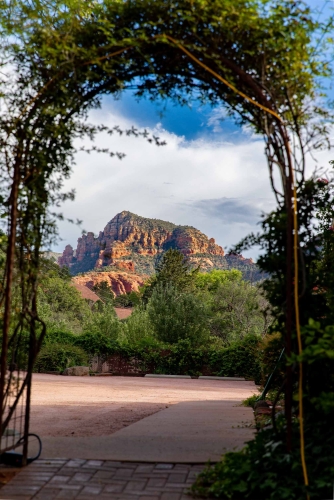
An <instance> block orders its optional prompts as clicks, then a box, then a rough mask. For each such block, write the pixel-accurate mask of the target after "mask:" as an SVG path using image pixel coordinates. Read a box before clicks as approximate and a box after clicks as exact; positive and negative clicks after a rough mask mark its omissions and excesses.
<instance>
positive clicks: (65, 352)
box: [35, 343, 88, 372]
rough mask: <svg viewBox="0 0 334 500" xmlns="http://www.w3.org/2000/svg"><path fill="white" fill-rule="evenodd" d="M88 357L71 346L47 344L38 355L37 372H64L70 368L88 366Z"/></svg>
mask: <svg viewBox="0 0 334 500" xmlns="http://www.w3.org/2000/svg"><path fill="white" fill-rule="evenodd" d="M87 365H88V356H87V354H86V352H85V351H84V350H83V349H81V348H80V347H77V346H74V345H70V344H57V343H53V344H46V345H44V346H43V347H42V349H41V350H40V353H39V354H38V357H37V360H36V363H35V371H38V372H49V371H50V372H51V371H57V372H58V371H63V370H65V368H68V367H69V366H87Z"/></svg>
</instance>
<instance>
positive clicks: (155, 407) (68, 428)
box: [30, 374, 256, 437]
mask: <svg viewBox="0 0 334 500" xmlns="http://www.w3.org/2000/svg"><path fill="white" fill-rule="evenodd" d="M252 389H254V390H253V391H252ZM250 391H252V392H253V393H254V392H256V389H255V386H254V383H253V382H246V381H245V382H239V383H238V384H237V385H236V382H234V381H220V380H202V379H164V378H145V377H66V376H57V375H47V374H34V375H33V386H32V407H31V426H30V432H35V433H37V434H39V435H40V436H55V437H56V436H73V437H74V436H75V437H76V436H78V437H79V436H80V437H81V436H106V435H110V434H112V433H114V432H116V431H118V430H120V429H122V428H123V427H126V426H128V425H130V424H132V423H134V422H137V421H138V420H141V419H142V418H145V417H147V416H149V415H152V414H153V413H156V412H158V411H160V410H164V409H165V408H168V407H169V406H171V405H174V404H177V403H180V402H184V401H217V400H239V401H242V399H245V398H246V397H248V396H249V395H250Z"/></svg>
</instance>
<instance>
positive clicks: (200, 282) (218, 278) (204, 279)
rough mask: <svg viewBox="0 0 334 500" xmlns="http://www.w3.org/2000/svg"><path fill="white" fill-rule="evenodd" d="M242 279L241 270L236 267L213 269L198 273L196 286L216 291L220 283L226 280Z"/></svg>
mask: <svg viewBox="0 0 334 500" xmlns="http://www.w3.org/2000/svg"><path fill="white" fill-rule="evenodd" d="M232 281H233V282H234V281H236V282H240V281H242V272H241V271H239V270H238V269H231V270H226V271H225V270H219V269H213V270H212V271H210V272H208V273H198V274H197V276H196V281H195V284H196V287H197V288H199V289H200V290H208V291H210V292H213V291H216V290H217V288H218V287H219V285H220V284H222V283H226V282H232Z"/></svg>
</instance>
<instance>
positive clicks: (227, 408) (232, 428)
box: [0, 378, 256, 500]
mask: <svg viewBox="0 0 334 500" xmlns="http://www.w3.org/2000/svg"><path fill="white" fill-rule="evenodd" d="M58 380H59V382H60V383H61V385H64V381H63V380H61V379H59V378H58ZM55 382H57V381H55ZM119 382H122V381H119ZM111 383H113V384H115V383H117V381H115V382H113V381H111V382H108V384H111ZM76 384H78V387H79V386H80V387H81V386H82V387H84V386H85V387H86V390H87V389H88V388H89V387H90V386H92V388H94V387H95V385H96V384H93V383H92V382H91V381H89V382H88V383H87V385H86V384H85V381H81V380H80V382H76ZM148 384H149V385H148ZM167 384H168V386H170V387H172V388H174V389H173V390H180V388H181V389H182V393H181V394H180V396H179V401H178V402H175V403H174V404H172V405H171V406H169V407H168V408H166V409H164V410H161V411H159V412H157V413H154V414H153V415H150V416H148V417H146V418H143V419H142V420H139V421H137V422H135V423H132V424H131V425H128V426H127V427H125V428H123V429H121V430H118V431H117V432H114V433H113V434H110V435H99V434H98V435H93V436H92V435H90V436H78V437H73V436H66V435H65V436H64V435H60V436H59V435H58V436H52V435H51V436H50V435H46V436H45V435H44V436H43V434H42V441H43V454H42V459H40V460H38V461H36V462H34V463H33V464H31V465H29V466H28V467H27V468H25V469H24V470H22V471H20V472H19V473H18V475H17V476H16V477H15V478H14V479H12V481H10V482H9V483H8V484H7V485H5V486H4V487H3V488H2V489H1V490H0V499H6V500H16V499H20V500H31V499H34V500H35V499H36V500H37V499H38V500H53V499H72V498H78V499H81V500H85V499H88V498H89V499H91V498H92V497H93V498H94V497H96V498H101V499H107V498H108V499H111V500H185V499H188V500H189V498H190V497H189V496H187V495H186V492H187V489H188V488H189V486H190V485H191V484H192V482H193V481H194V478H195V476H196V474H198V472H199V471H201V470H202V469H203V468H204V465H203V464H205V463H206V462H207V461H208V460H211V462H217V461H219V460H220V458H221V455H222V454H223V453H225V452H226V451H229V450H232V449H235V448H240V447H242V446H243V445H244V443H245V442H246V441H248V440H250V439H251V438H252V436H253V433H254V429H253V428H252V427H251V426H252V423H253V412H252V410H251V409H250V408H245V407H243V406H241V404H240V403H241V400H242V399H244V398H246V397H248V396H250V395H251V394H253V393H254V392H256V388H255V385H254V384H253V383H251V382H246V381H232V382H228V381H214V382H212V381H208V382H200V381H196V380H187V381H181V382H177V383H175V382H172V381H168V382H166V381H153V382H152V381H148V382H137V385H138V387H137V390H138V389H140V388H141V387H147V390H148V391H149V392H150V389H151V388H153V390H155V391H156V393H159V389H162V388H163V387H164V386H166V385H167ZM100 385H101V383H98V385H97V386H100ZM65 386H66V384H65ZM213 388H214V390H213ZM151 390H152V389H151ZM88 396H89V394H87V397H88ZM155 397H156V396H155ZM181 397H182V398H184V399H183V401H180V399H181ZM190 398H191V400H189V399H190ZM73 404H74V405H75V404H78V403H77V402H76V400H75V399H74V400H73ZM61 409H62V407H59V411H61ZM40 410H41V408H40ZM90 411H91V412H93V411H94V409H93V407H91V409H90ZM60 417H61V414H60ZM34 425H36V424H34ZM32 427H33V429H32V430H34V431H35V432H38V429H37V428H34V426H33V425H32ZM64 457H65V458H64ZM43 458H44V459H43Z"/></svg>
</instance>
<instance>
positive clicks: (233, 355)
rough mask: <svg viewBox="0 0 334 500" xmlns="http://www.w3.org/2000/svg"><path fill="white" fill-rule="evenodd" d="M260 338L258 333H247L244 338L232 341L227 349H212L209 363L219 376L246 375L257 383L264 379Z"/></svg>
mask: <svg viewBox="0 0 334 500" xmlns="http://www.w3.org/2000/svg"><path fill="white" fill-rule="evenodd" d="M259 346H260V339H259V337H258V336H257V335H247V336H246V337H245V338H244V339H242V340H239V341H237V342H233V343H231V345H230V346H229V347H226V348H225V349H220V350H216V349H211V350H210V351H209V356H208V365H209V366H210V367H211V369H212V371H213V372H214V373H215V375H217V376H219V377H234V376H239V377H245V378H248V379H251V380H254V381H255V383H256V384H258V383H260V382H261V379H262V365H261V351H260V347H259Z"/></svg>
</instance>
